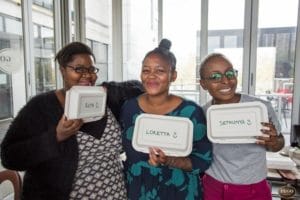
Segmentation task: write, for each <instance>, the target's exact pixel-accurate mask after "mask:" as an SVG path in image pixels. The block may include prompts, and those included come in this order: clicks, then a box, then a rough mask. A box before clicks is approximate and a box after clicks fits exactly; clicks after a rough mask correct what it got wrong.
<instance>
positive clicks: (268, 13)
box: [255, 0, 298, 133]
mask: <svg viewBox="0 0 300 200" xmlns="http://www.w3.org/2000/svg"><path fill="white" fill-rule="evenodd" d="M270 5H272V9H270ZM258 10H259V13H258V34H257V62H256V82H255V83H256V84H255V94H256V95H257V96H260V97H262V98H265V99H268V100H269V101H271V102H272V104H273V106H274V109H275V111H276V112H277V115H278V118H279V119H280V122H281V127H282V132H283V133H289V132H290V130H291V110H292V93H293V83H294V80H293V78H294V69H295V65H294V59H295V44H296V29H297V16H298V0H289V1H285V0H277V1H272V0H264V1H259V9H258ZM279 13H280V14H279Z"/></svg>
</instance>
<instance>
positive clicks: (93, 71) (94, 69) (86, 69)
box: [67, 65, 99, 74]
mask: <svg viewBox="0 0 300 200" xmlns="http://www.w3.org/2000/svg"><path fill="white" fill-rule="evenodd" d="M67 67H69V68H71V69H73V70H74V71H75V72H76V73H78V74H87V73H89V74H96V73H97V72H99V68H97V67H94V66H91V67H84V66H77V67H76V66H75V67H74V66H70V65H67Z"/></svg>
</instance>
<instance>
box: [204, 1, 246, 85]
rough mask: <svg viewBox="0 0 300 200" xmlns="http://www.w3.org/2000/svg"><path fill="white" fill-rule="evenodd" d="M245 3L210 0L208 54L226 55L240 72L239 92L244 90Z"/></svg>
mask: <svg viewBox="0 0 300 200" xmlns="http://www.w3.org/2000/svg"><path fill="white" fill-rule="evenodd" d="M244 7H245V1H243V0H242V1H241V0H227V1H222V0H209V5H208V53H212V52H219V53H223V54H225V55H226V56H227V57H228V58H229V59H230V60H231V62H232V64H233V65H234V68H235V69H237V70H238V71H239V76H238V90H239V91H241V90H242V78H243V77H242V74H243V51H244V46H243V39H244V38H243V31H244V15H245V11H244V10H245V9H244Z"/></svg>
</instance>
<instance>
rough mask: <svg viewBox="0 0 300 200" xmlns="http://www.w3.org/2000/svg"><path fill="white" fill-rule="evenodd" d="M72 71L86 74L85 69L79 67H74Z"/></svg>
mask: <svg viewBox="0 0 300 200" xmlns="http://www.w3.org/2000/svg"><path fill="white" fill-rule="evenodd" d="M74 71H75V72H77V73H81V74H82V73H86V72H87V71H88V70H87V68H85V67H82V66H80V67H75V68H74Z"/></svg>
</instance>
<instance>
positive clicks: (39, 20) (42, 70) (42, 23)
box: [31, 0, 56, 94]
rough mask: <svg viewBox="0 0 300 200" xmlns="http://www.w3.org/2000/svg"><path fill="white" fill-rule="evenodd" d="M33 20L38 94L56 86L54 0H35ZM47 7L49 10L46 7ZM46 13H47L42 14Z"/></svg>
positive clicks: (34, 69)
mask: <svg viewBox="0 0 300 200" xmlns="http://www.w3.org/2000/svg"><path fill="white" fill-rule="evenodd" d="M33 3H34V4H33V5H32V10H33V12H34V14H33V15H32V20H33V23H34V26H33V33H34V47H35V48H34V68H32V69H31V71H32V72H34V74H35V91H36V94H39V93H42V92H46V91H49V90H53V89H55V88H56V75H55V72H56V69H55V67H54V66H55V64H54V55H55V52H54V51H55V49H54V27H53V26H54V22H53V1H51V0H47V1H45V0H44V1H42V0H39V1H34V2H33ZM45 8H47V11H44V9H45ZM42 13H46V14H42Z"/></svg>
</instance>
